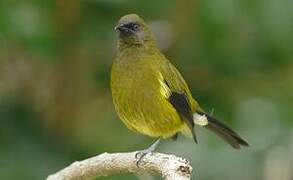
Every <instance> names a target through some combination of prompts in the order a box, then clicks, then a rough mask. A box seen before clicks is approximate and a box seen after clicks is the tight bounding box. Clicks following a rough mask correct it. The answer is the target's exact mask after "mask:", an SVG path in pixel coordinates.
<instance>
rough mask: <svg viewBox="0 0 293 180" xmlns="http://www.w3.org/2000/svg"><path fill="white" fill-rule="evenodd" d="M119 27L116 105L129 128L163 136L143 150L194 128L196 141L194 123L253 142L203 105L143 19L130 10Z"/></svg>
mask: <svg viewBox="0 0 293 180" xmlns="http://www.w3.org/2000/svg"><path fill="white" fill-rule="evenodd" d="M115 30H116V31H117V32H118V36H119V38H118V52H117V56H116V58H115V60H114V63H113V66H112V73H111V89H112V96H113V102H114V106H115V109H116V111H117V113H118V115H119V117H120V119H121V120H122V121H123V122H124V124H125V125H126V126H127V127H128V128H129V129H131V130H133V131H135V132H138V133H142V134H144V135H148V136H150V137H154V138H158V140H157V141H156V142H155V143H154V144H153V145H152V146H151V147H149V148H148V149H146V150H145V151H144V152H143V154H146V153H148V152H151V151H154V149H155V148H156V146H157V145H158V143H159V140H160V139H161V138H169V137H173V138H176V137H177V134H178V133H179V132H183V133H184V134H191V135H192V137H193V139H194V141H195V142H197V139H196V135H195V127H194V126H195V125H197V126H201V127H204V128H207V129H209V130H211V131H212V132H214V133H216V134H217V135H218V136H220V137H221V138H223V139H224V140H225V141H226V142H227V143H229V144H230V145H231V146H232V147H234V148H236V149H239V148H240V146H248V143H247V142H246V141H245V140H243V139H242V138H241V137H240V136H239V135H238V134H237V133H236V132H234V131H233V130H231V129H230V128H229V127H227V126H226V125H224V124H222V123H221V122H220V121H218V120H216V119H215V118H213V117H211V116H210V115H209V114H207V113H205V112H204V111H203V110H202V108H201V107H200V106H199V104H198V103H197V102H196V101H195V99H194V98H193V97H192V95H191V92H190V90H189V88H188V85H187V84H186V82H185V80H184V79H183V77H182V75H181V74H180V73H179V71H178V70H177V69H176V68H175V67H174V66H173V65H172V64H171V63H170V61H169V60H168V59H167V58H166V57H165V56H164V55H163V54H162V53H161V52H160V50H159V49H158V48H157V45H156V40H155V37H154V35H153V33H152V32H151V30H150V28H149V27H148V26H147V24H146V23H145V22H144V20H143V19H141V18H140V17H139V16H138V15H136V14H129V15H125V16H123V17H121V19H120V20H119V22H118V25H117V26H116V27H115Z"/></svg>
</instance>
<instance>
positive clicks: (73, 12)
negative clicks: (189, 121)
mask: <svg viewBox="0 0 293 180" xmlns="http://www.w3.org/2000/svg"><path fill="white" fill-rule="evenodd" d="M292 7H293V1H292V0H278V1H276V0H246V1H244V0H243V1H240V0H197V1H191V0H190V1H188V0H185V1H179V0H177V1H175V0H168V1H165V0H145V1H134V0H82V1H81V0H80V1H77V0H51V1H45V0H26V1H19V0H4V1H3V0H1V1H0V123H1V124H0V179H11V180H18V179H30V180H39V179H45V177H46V176H47V175H48V174H51V173H53V172H56V171H57V170H59V169H61V168H63V167H65V166H67V165H68V164H70V163H71V162H73V161H75V160H81V159H84V158H87V157H90V156H93V155H96V154H99V153H102V152H105V151H107V152H121V151H132V150H138V149H143V148H145V147H147V146H149V145H150V144H151V143H152V142H153V139H150V138H148V137H144V136H142V135H139V134H135V133H133V132H131V131H129V130H128V129H126V127H125V126H124V125H123V124H122V122H121V121H119V119H118V117H117V115H116V113H115V111H114V108H113V104H112V99H111V93H110V88H109V80H110V69H111V63H112V59H113V58H114V57H115V51H116V34H115V32H114V30H113V27H114V26H115V24H116V22H117V20H118V19H119V17H120V16H122V15H125V14H128V13H133V12H135V13H137V14H139V15H141V16H142V17H144V18H145V19H146V21H147V22H148V23H149V24H150V25H151V27H152V29H153V30H154V31H155V34H156V35H157V39H158V43H159V46H160V48H161V50H162V51H163V52H164V53H165V54H166V55H167V57H168V58H169V59H171V60H172V62H173V63H174V64H175V65H176V66H177V67H178V69H179V70H180V71H181V72H182V74H183V75H184V77H185V79H186V81H187V82H188V83H189V85H190V88H191V90H192V92H193V95H194V96H195V97H197V100H198V101H199V102H200V103H201V104H202V106H203V107H204V109H205V110H206V111H207V112H213V114H214V116H216V117H218V118H219V119H222V120H223V121H224V122H225V123H226V124H228V125H230V126H232V127H233V128H234V129H235V130H237V131H238V132H239V133H240V134H241V135H242V136H243V137H245V138H246V139H247V140H248V142H249V143H250V144H251V147H249V148H243V149H242V150H241V151H236V150H233V149H232V148H231V147H229V146H228V145H226V144H225V143H224V142H223V141H221V140H220V139H218V138H217V137H216V136H214V135H211V133H207V132H206V131H205V130H202V129H198V134H199V135H198V136H199V144H198V145H196V144H194V142H193V141H192V140H191V139H188V138H185V137H182V136H180V137H179V139H178V140H177V141H172V140H166V141H164V142H163V143H162V144H161V145H160V147H159V149H158V151H161V152H169V153H175V154H176V155H179V156H183V157H185V158H187V159H189V160H190V161H191V163H192V165H193V168H194V171H193V173H194V174H193V177H194V179H205V180H213V179H217V180H234V179H238V180H248V179H249V180H262V179H265V180H276V179H278V180H292V179H293V121H292V120H293V111H292V107H293V11H292ZM154 178H155V179H158V177H152V176H150V175H144V176H142V177H138V176H133V175H131V174H127V175H117V176H113V177H108V178H102V179H107V180H117V179H154Z"/></svg>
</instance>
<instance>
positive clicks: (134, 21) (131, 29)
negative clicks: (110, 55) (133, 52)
mask: <svg viewBox="0 0 293 180" xmlns="http://www.w3.org/2000/svg"><path fill="white" fill-rule="evenodd" d="M115 30H116V31H117V33H118V35H119V41H118V44H119V46H133V45H136V46H141V45H142V46H144V45H148V44H154V43H155V40H154V36H153V33H152V32H151V30H150V29H149V27H148V26H147V24H146V23H145V22H144V20H143V19H142V18H140V17H139V16H138V15H136V14H128V15H125V16H122V17H121V18H120V20H119V22H118V24H117V26H116V27H115Z"/></svg>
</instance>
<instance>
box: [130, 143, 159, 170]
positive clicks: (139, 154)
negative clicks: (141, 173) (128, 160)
mask: <svg viewBox="0 0 293 180" xmlns="http://www.w3.org/2000/svg"><path fill="white" fill-rule="evenodd" d="M160 141H161V138H159V139H157V140H156V141H155V142H154V143H153V144H152V145H151V146H150V147H148V148H147V149H144V150H141V151H139V152H137V153H136V154H135V158H136V159H138V160H137V162H136V165H137V167H139V163H140V161H141V160H142V158H143V157H144V156H145V155H147V154H149V153H152V152H154V151H155V150H156V148H157V146H158V145H159V143H160Z"/></svg>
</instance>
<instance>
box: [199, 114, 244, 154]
mask: <svg viewBox="0 0 293 180" xmlns="http://www.w3.org/2000/svg"><path fill="white" fill-rule="evenodd" d="M196 114H197V115H200V116H201V117H204V118H203V119H201V121H200V122H199V123H202V124H204V125H202V126H203V127H205V128H207V129H209V130H211V131H212V132H214V133H215V134H217V135H218V136H220V137H221V138H222V139H223V140H225V141H226V142H227V143H229V144H230V145H231V146H232V147H233V148H235V149H240V147H241V146H249V145H248V143H247V142H246V141H245V140H243V139H242V138H241V137H240V136H239V135H238V134H237V133H236V132H235V131H233V130H232V129H230V128H229V127H227V126H226V125H224V124H223V123H221V122H220V121H218V120H217V119H215V118H213V117H212V116H210V115H208V114H206V113H204V112H200V111H197V112H196ZM204 119H205V120H206V123H203V122H205V121H204ZM195 124H198V123H197V122H196V120H195Z"/></svg>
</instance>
